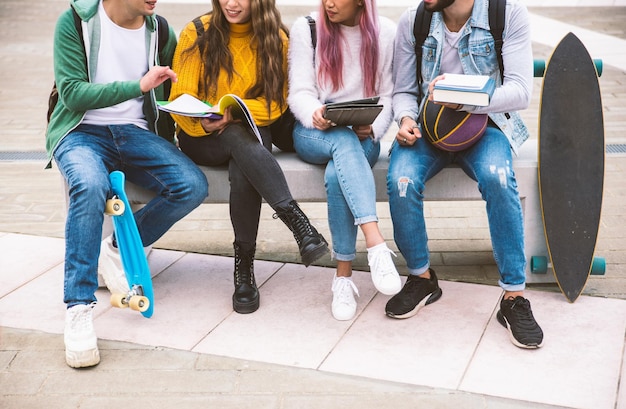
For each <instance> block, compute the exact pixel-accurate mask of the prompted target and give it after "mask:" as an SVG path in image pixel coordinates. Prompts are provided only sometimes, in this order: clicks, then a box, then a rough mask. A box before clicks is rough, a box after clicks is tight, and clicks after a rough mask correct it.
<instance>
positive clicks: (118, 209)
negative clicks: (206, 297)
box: [104, 199, 125, 216]
mask: <svg viewBox="0 0 626 409" xmlns="http://www.w3.org/2000/svg"><path fill="white" fill-rule="evenodd" d="M124 210H125V206H124V202H123V201H122V200H121V199H109V200H107V202H106V206H105V207H104V213H105V214H108V215H109V216H119V215H121V214H124Z"/></svg>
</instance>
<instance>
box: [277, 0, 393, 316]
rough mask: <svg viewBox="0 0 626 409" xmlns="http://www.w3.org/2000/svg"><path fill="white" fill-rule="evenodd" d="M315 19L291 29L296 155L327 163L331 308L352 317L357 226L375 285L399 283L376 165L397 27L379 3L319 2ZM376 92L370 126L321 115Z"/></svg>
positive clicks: (387, 119) (387, 116)
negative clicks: (333, 265) (382, 222)
mask: <svg viewBox="0 0 626 409" xmlns="http://www.w3.org/2000/svg"><path fill="white" fill-rule="evenodd" d="M311 17H312V18H313V19H314V20H315V24H314V25H311V26H310V25H309V21H308V20H307V18H305V17H302V18H299V19H298V20H296V22H295V23H294V25H293V27H292V28H291V31H290V42H289V93H288V98H287V102H288V103H289V106H290V108H291V110H292V112H293V114H294V116H295V117H296V124H295V128H294V133H293V137H294V147H295V149H296V152H297V153H298V155H299V156H300V158H302V159H303V160H304V161H306V162H309V163H314V164H323V165H326V172H325V177H324V182H325V186H326V193H327V197H328V222H329V227H330V232H331V235H332V245H333V252H332V255H333V257H334V258H335V259H336V260H337V272H336V274H335V276H334V278H333V284H332V292H333V301H332V307H331V309H332V313H333V316H334V317H335V318H336V319H338V320H350V319H352V318H353V317H354V316H355V314H356V306H357V304H356V301H355V298H354V294H355V293H356V294H357V295H358V290H357V288H356V286H355V285H354V283H353V282H352V279H351V276H352V260H354V258H355V257H356V237H357V232H358V228H357V226H358V227H360V230H361V231H362V232H363V235H364V236H365V244H366V247H367V254H368V263H369V265H370V270H371V274H372V281H373V282H374V286H375V287H376V289H377V290H378V291H380V292H381V293H383V294H386V295H393V294H396V293H397V292H398V291H400V288H401V281H400V276H399V275H398V272H397V270H396V268H395V266H394V263H393V260H392V258H391V256H392V254H393V252H392V251H391V250H390V249H389V248H388V247H387V244H386V242H385V239H384V237H383V236H382V234H381V232H380V229H379V228H378V216H377V214H376V190H375V185H374V176H373V174H372V170H371V167H372V166H373V165H374V163H375V162H376V160H377V159H378V155H379V153H380V144H379V141H380V139H381V138H382V137H383V136H384V134H385V132H386V131H387V129H388V128H389V125H390V123H391V120H392V110H391V94H392V91H393V82H392V72H391V66H392V59H393V43H394V37H395V24H394V23H393V22H392V21H391V20H389V19H386V18H384V17H379V16H378V12H377V10H376V2H375V0H322V1H321V4H320V8H319V12H318V13H313V14H312V16H311ZM314 28H315V29H314ZM315 33H316V34H315ZM373 96H378V97H380V100H379V103H380V104H382V105H383V110H382V112H381V113H380V115H379V116H378V117H377V118H376V120H375V121H374V122H373V123H372V124H369V125H359V126H336V125H335V124H333V123H331V121H329V120H327V119H325V118H324V112H325V106H326V104H328V103H331V102H344V101H350V100H356V99H362V98H366V97H373Z"/></svg>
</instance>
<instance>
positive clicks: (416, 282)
mask: <svg viewBox="0 0 626 409" xmlns="http://www.w3.org/2000/svg"><path fill="white" fill-rule="evenodd" d="M441 294H442V291H441V288H439V284H438V282H437V276H436V275H435V271H434V270H433V269H430V278H420V277H418V276H416V275H409V277H408V278H407V279H406V283H404V287H402V290H400V292H399V293H398V294H396V295H394V296H393V297H391V299H389V301H387V306H386V307H385V313H386V314H387V316H388V317H391V318H398V319H402V318H410V317H412V316H414V315H415V314H417V312H418V311H419V309H420V308H422V307H423V306H425V305H428V304H432V303H434V302H435V301H437V300H438V299H440V298H441Z"/></svg>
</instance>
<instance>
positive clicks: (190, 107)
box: [157, 94, 263, 144]
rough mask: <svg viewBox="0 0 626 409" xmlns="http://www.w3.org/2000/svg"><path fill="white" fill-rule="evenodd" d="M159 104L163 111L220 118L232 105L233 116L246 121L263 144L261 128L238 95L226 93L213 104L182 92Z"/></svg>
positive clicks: (196, 116) (198, 116)
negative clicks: (173, 98)
mask: <svg viewBox="0 0 626 409" xmlns="http://www.w3.org/2000/svg"><path fill="white" fill-rule="evenodd" d="M157 105H158V107H159V109H160V110H161V111H165V112H169V113H171V114H175V115H183V116H190V117H195V118H209V119H220V118H221V117H222V116H223V115H224V111H225V110H226V108H228V107H232V108H231V113H232V114H233V117H235V118H237V119H241V120H244V121H246V123H247V124H248V125H249V126H250V128H251V129H252V132H254V135H256V137H257V139H258V140H259V142H260V143H261V144H263V139H262V138H261V134H260V133H259V128H257V126H256V123H255V122H254V119H253V118H252V114H251V113H250V110H249V109H248V107H247V106H246V104H245V102H243V100H242V99H241V98H239V97H238V96H237V95H234V94H226V95H224V96H223V97H222V98H220V100H219V101H218V102H217V104H215V105H211V104H209V103H208V102H204V101H201V100H199V99H198V98H196V97H194V96H193V95H189V94H182V95H180V96H179V97H178V98H176V99H175V100H173V101H171V102H169V101H157Z"/></svg>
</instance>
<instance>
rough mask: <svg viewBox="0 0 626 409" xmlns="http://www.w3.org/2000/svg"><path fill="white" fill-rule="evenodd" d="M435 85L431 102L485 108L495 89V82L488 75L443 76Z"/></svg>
mask: <svg viewBox="0 0 626 409" xmlns="http://www.w3.org/2000/svg"><path fill="white" fill-rule="evenodd" d="M444 75H445V77H444V79H442V80H439V81H437V82H436V83H435V87H434V89H433V100H434V101H435V102H448V103H452V104H461V105H476V106H487V105H489V102H490V101H491V96H492V95H493V92H494V90H495V89H496V82H495V81H494V80H493V78H491V77H489V76H488V75H464V74H444Z"/></svg>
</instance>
